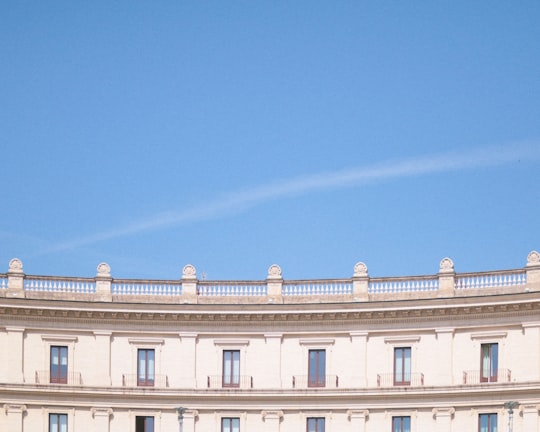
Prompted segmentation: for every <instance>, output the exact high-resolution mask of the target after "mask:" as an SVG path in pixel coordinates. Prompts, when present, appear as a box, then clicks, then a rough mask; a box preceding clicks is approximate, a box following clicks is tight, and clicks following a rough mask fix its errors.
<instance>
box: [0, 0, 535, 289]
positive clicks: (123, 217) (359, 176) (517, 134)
mask: <svg viewBox="0 0 540 432" xmlns="http://www.w3.org/2000/svg"><path fill="white" fill-rule="evenodd" d="M538 22H540V2H538V1H521V2H503V1H501V2H470V1H455V2H427V1H414V2H397V1H392V2H390V1H377V2H375V1H373V2H359V1H339V2H329V1H327V2H323V1H295V2H290V1H289V2H285V1H249V2H248V1H230V2H224V1H215V2H213V1H197V2H195V1H183V2H176V1H175V2H173V1H162V2H140V1H130V2H128V1H120V2H119V1H114V2H112V1H96V2H71V1H60V0H58V1H54V2H37V1H34V2H30V1H21V2H3V3H2V4H1V5H0V37H1V40H2V44H0V55H1V58H2V68H1V69H0V95H1V99H2V103H1V104H0V131H1V134H0V140H1V145H2V164H1V168H0V184H1V186H2V195H3V196H2V198H3V199H2V218H1V219H0V271H6V270H7V267H8V262H9V260H10V259H11V258H13V257H18V258H20V259H22V260H23V263H24V269H25V272H26V273H28V274H54V275H73V276H93V275H94V274H95V269H96V266H97V264H98V263H100V262H102V261H105V262H108V263H109V264H110V265H111V267H112V274H113V276H115V277H132V278H163V279H176V278H179V277H180V275H181V271H182V267H183V266H184V265H185V264H187V263H190V264H193V265H194V266H195V267H196V268H197V270H198V273H199V275H200V274H201V273H203V272H204V274H205V275H206V277H207V278H208V279H264V278H265V277H266V274H267V269H268V267H269V266H270V265H271V264H273V263H277V264H279V265H280V266H281V267H282V269H283V274H284V277H285V278H286V279H302V278H341V277H349V276H351V275H352V272H353V266H354V264H355V263H356V262H357V261H363V262H365V263H366V264H367V266H368V269H369V272H370V274H371V275H372V276H393V275H411V274H433V273H436V272H437V271H438V266H439V261H440V260H441V259H442V258H443V257H445V256H450V257H451V258H452V259H453V260H454V262H455V264H456V270H457V271H462V272H463V271H480V270H490V269H505V268H517V267H522V266H523V265H524V264H525V262H526V256H527V254H528V253H529V251H531V250H533V249H536V250H538V249H540V222H539V220H540V217H539V211H540V189H539V186H538V183H539V181H538V178H539V177H538V171H539V169H538V168H539V167H540V27H539V26H538ZM2 267H3V269H2Z"/></svg>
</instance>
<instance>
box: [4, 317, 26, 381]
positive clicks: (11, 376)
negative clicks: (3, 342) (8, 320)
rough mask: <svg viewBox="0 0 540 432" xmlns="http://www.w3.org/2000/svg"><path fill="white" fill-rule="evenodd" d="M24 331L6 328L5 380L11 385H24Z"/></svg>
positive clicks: (19, 328) (16, 328) (18, 328)
mask: <svg viewBox="0 0 540 432" xmlns="http://www.w3.org/2000/svg"><path fill="white" fill-rule="evenodd" d="M24 331H25V329H24V328H22V327H6V332H7V346H8V347H9V351H6V355H5V368H6V373H7V376H6V379H7V380H8V382H11V383H24V372H23V371H24V358H23V353H24V347H23V343H24Z"/></svg>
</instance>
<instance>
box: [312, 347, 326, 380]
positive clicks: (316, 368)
mask: <svg viewBox="0 0 540 432" xmlns="http://www.w3.org/2000/svg"><path fill="white" fill-rule="evenodd" d="M308 386H309V387H325V386H326V351H325V350H309V364H308Z"/></svg>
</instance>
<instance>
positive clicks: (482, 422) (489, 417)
mask: <svg viewBox="0 0 540 432" xmlns="http://www.w3.org/2000/svg"><path fill="white" fill-rule="evenodd" d="M478 431H479V432H497V414H480V415H479V416H478Z"/></svg>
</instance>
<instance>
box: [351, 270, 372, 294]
mask: <svg viewBox="0 0 540 432" xmlns="http://www.w3.org/2000/svg"><path fill="white" fill-rule="evenodd" d="M368 289H369V275H368V269H367V266H366V265H365V264H364V263H363V262H358V263H356V265H355V266H354V275H353V299H354V301H368V300H369V295H368Z"/></svg>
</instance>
